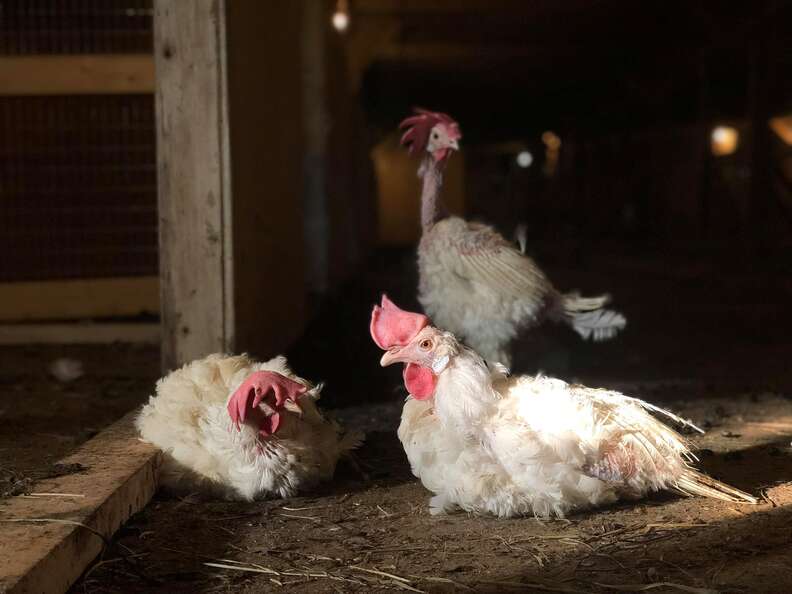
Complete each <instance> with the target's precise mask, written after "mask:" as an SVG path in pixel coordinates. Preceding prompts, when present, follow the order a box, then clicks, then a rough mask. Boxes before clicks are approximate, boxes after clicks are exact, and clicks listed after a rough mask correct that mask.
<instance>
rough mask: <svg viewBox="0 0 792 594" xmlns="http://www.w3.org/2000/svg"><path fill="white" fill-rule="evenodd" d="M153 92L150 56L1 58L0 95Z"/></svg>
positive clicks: (152, 60) (152, 66) (96, 55)
mask: <svg viewBox="0 0 792 594" xmlns="http://www.w3.org/2000/svg"><path fill="white" fill-rule="evenodd" d="M153 92H154V58H153V57H152V56H151V55H150V54H104V55H102V54H80V55H40V56H3V57H0V95H14V96H22V95H108V94H119V93H120V94H130V93H153Z"/></svg>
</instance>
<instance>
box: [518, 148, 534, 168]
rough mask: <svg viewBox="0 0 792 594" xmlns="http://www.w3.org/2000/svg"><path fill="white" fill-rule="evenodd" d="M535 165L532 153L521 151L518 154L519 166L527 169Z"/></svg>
mask: <svg viewBox="0 0 792 594" xmlns="http://www.w3.org/2000/svg"><path fill="white" fill-rule="evenodd" d="M531 163H533V155H532V154H531V152H530V151H520V152H519V153H517V165H518V166H519V167H522V168H523V169H527V168H528V167H530V166H531Z"/></svg>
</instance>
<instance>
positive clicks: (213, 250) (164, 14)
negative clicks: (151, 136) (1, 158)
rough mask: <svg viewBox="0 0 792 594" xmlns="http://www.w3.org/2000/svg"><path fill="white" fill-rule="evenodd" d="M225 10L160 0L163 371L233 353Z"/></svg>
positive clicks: (207, 3)
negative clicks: (229, 302) (209, 355)
mask: <svg viewBox="0 0 792 594" xmlns="http://www.w3.org/2000/svg"><path fill="white" fill-rule="evenodd" d="M224 21H225V2H224V1H223V0H195V1H193V2H182V1H181V0H157V2H156V3H155V14H154V53H155V61H156V67H157V82H158V84H157V93H156V110H157V146H158V155H157V161H158V163H157V172H158V194H159V217H160V221H159V222H160V230H159V236H160V278H161V302H162V307H161V311H162V326H163V344H162V356H163V367H164V368H165V369H172V368H174V367H176V366H178V365H180V364H181V363H184V362H185V361H189V360H192V359H195V358H198V357H202V356H205V355H207V354H209V353H212V352H216V351H224V350H229V349H230V347H231V344H232V336H231V331H230V329H231V328H232V325H231V323H230V319H229V312H228V309H227V306H226V304H227V303H228V298H229V294H230V291H231V280H232V279H231V278H230V273H231V269H230V262H231V251H230V250H229V249H228V246H229V245H230V232H231V231H230V222H231V221H230V207H229V205H230V195H229V187H230V186H229V183H230V179H229V177H228V176H229V171H228V138H227V134H228V132H227V126H228V118H227V106H226V101H225V96H226V94H225V84H226V73H225V39H224V35H223V31H224V26H225V25H224Z"/></svg>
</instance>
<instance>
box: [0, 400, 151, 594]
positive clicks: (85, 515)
mask: <svg viewBox="0 0 792 594" xmlns="http://www.w3.org/2000/svg"><path fill="white" fill-rule="evenodd" d="M135 414H137V413H136V412H134V413H130V414H128V415H127V416H125V417H124V418H123V419H121V420H120V421H118V422H117V423H115V424H114V425H112V426H110V427H109V428H108V429H105V430H104V431H102V433H100V434H99V435H98V436H96V437H95V438H93V439H92V440H90V441H89V442H87V443H86V444H85V445H83V446H82V447H80V448H79V449H78V450H77V451H76V452H75V453H74V454H72V455H70V456H68V457H67V458H65V459H64V460H62V461H61V464H63V465H64V466H63V468H68V467H70V466H71V467H72V468H74V469H77V468H81V467H82V468H84V470H79V471H78V472H74V473H73V474H67V475H64V476H60V477H57V478H51V479H45V480H42V481H39V482H37V483H36V484H35V485H34V487H33V493H62V494H71V495H80V497H56V496H51V495H50V496H40V497H35V498H28V497H24V498H23V497H13V498H10V499H4V500H2V501H0V592H3V593H7V594H28V593H34V592H35V593H36V594H50V593H62V592H65V591H66V590H68V589H69V587H70V586H71V584H73V583H74V581H75V580H76V579H77V578H78V577H79V576H80V575H81V574H82V572H83V571H84V570H85V568H86V567H87V566H88V564H89V563H90V562H91V561H93V559H94V558H95V557H96V556H97V555H98V554H99V553H100V552H101V550H102V548H103V546H104V540H103V539H109V538H110V537H111V536H112V534H113V533H114V532H115V531H116V530H118V528H119V527H120V526H121V524H122V523H123V522H125V521H126V520H127V519H128V518H129V517H130V516H131V515H132V514H134V513H137V512H138V511H140V510H141V509H142V508H143V507H144V506H145V505H146V504H147V503H148V502H149V500H150V499H151V497H152V496H153V495H154V492H155V490H156V486H157V481H156V476H157V470H158V468H159V460H160V455H159V453H158V451H157V450H156V449H155V448H154V447H152V446H150V445H148V444H145V443H143V442H141V441H140V440H139V439H138V436H137V431H136V430H135V428H134V426H133V418H134V415H135ZM73 465H81V466H73ZM45 518H46V519H51V520H52V519H54V520H56V521H55V522H52V521H40V522H30V521H22V522H20V521H18V520H31V519H42V520H43V519H45ZM99 535H101V536H99Z"/></svg>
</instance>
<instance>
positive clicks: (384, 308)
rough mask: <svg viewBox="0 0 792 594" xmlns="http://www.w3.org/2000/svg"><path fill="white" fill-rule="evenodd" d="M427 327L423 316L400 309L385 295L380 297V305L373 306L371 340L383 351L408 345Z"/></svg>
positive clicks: (370, 328) (427, 322)
mask: <svg viewBox="0 0 792 594" xmlns="http://www.w3.org/2000/svg"><path fill="white" fill-rule="evenodd" d="M428 325H429V318H427V317H426V316H425V315H423V314H418V313H413V312H409V311H404V310H403V309H400V308H399V307H398V306H397V305H396V304H394V303H393V302H392V301H391V300H390V299H388V297H387V296H386V295H383V296H382V304H381V305H375V306H374V311H372V312H371V325H370V326H369V330H370V331H371V338H373V339H374V342H376V343H377V346H378V347H379V348H381V349H382V350H384V351H387V350H388V349H390V348H392V347H395V346H404V345H406V344H408V343H409V342H410V341H411V340H412V339H413V338H415V336H416V335H417V334H418V333H419V332H420V331H421V330H423V329H424V328H425V327H426V326H428Z"/></svg>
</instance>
